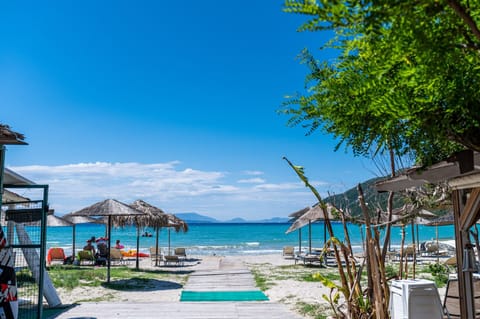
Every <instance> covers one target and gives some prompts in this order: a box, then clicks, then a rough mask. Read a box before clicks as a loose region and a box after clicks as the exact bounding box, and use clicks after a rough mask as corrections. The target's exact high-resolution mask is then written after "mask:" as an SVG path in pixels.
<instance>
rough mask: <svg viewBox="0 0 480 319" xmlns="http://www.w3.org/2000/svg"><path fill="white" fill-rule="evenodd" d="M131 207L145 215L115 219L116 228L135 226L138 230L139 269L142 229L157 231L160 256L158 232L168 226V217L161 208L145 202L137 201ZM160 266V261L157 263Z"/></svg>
mask: <svg viewBox="0 0 480 319" xmlns="http://www.w3.org/2000/svg"><path fill="white" fill-rule="evenodd" d="M130 207H132V208H134V209H136V210H138V211H140V212H142V213H143V215H135V216H116V217H114V219H113V222H114V224H115V226H120V227H123V226H126V225H135V226H136V228H137V256H136V268H137V269H138V268H139V257H138V252H139V248H140V228H142V227H152V228H153V229H155V230H156V231H157V243H156V252H157V255H158V230H159V229H160V228H161V227H166V226H167V225H168V216H167V214H166V213H165V212H164V211H163V210H162V209H160V208H158V207H155V206H153V205H150V204H149V203H147V202H145V201H143V200H140V199H139V200H136V201H134V202H133V203H132V204H130ZM156 263H157V264H156V265H158V261H156Z"/></svg>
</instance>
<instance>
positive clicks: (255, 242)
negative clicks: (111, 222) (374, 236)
mask: <svg viewBox="0 0 480 319" xmlns="http://www.w3.org/2000/svg"><path fill="white" fill-rule="evenodd" d="M289 226H290V224H251V223H248V224H224V223H219V224H190V225H189V231H188V232H187V233H182V232H180V233H175V232H174V231H171V232H170V246H171V249H173V248H174V247H185V248H187V253H188V254H190V255H213V254H215V255H250V254H269V253H280V252H281V251H282V248H283V246H287V245H291V246H296V247H298V243H299V236H298V231H294V232H292V233H290V234H285V231H286V230H287V229H288V227H289ZM105 228H106V227H105V225H98V224H79V225H77V226H76V227H75V233H76V235H75V238H76V240H75V246H76V250H79V249H82V248H83V246H84V245H85V243H86V240H87V239H89V238H91V237H92V236H95V237H97V238H98V237H102V236H104V235H105ZM333 228H334V232H335V235H336V237H338V238H339V239H340V240H343V238H344V236H343V226H342V225H341V224H338V223H335V224H333ZM323 229H324V226H323V223H314V224H312V247H322V246H323V238H324V235H323V234H324V233H323ZM348 229H349V235H350V240H351V243H352V245H353V249H354V250H355V251H362V241H363V237H364V236H365V229H364V228H362V227H360V226H358V225H348ZM145 230H147V231H149V232H151V233H152V234H153V237H140V251H142V252H148V250H149V247H151V246H155V241H156V238H155V232H154V230H153V229H148V228H147V229H142V231H145ZM438 230H439V237H440V239H453V238H454V229H453V226H440V227H438ZM168 233H169V232H168V230H167V229H165V228H164V229H161V230H160V233H159V246H160V247H161V248H162V249H163V250H164V251H166V250H168V237H169V236H168ZM418 233H419V237H420V241H426V240H432V239H435V238H436V233H435V227H433V226H421V225H420V226H419V231H418ZM72 235H73V232H72V227H48V229H47V248H50V247H62V248H64V249H65V251H66V253H67V254H71V252H72V244H73V236H72ZM415 235H416V230H415ZM308 238H309V236H308V226H306V227H304V228H302V248H303V249H306V248H308V241H309V240H308ZM116 239H120V241H121V243H122V244H123V245H125V249H127V250H128V249H135V248H136V241H137V230H136V228H134V227H126V228H113V229H112V242H114V240H116ZM400 242H401V228H400V227H394V228H392V248H393V247H398V246H399V245H400ZM405 242H406V243H411V242H412V230H411V228H410V226H409V227H406V241H405Z"/></svg>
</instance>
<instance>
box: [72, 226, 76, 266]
mask: <svg viewBox="0 0 480 319" xmlns="http://www.w3.org/2000/svg"><path fill="white" fill-rule="evenodd" d="M75 237H76V235H75V224H73V225H72V238H73V239H72V241H73V243H72V262H73V261H74V260H75Z"/></svg>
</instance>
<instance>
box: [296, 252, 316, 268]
mask: <svg viewBox="0 0 480 319" xmlns="http://www.w3.org/2000/svg"><path fill="white" fill-rule="evenodd" d="M297 262H302V263H303V264H304V265H315V264H317V265H320V266H321V265H323V258H322V255H320V254H306V255H303V254H300V255H297V256H296V257H295V264H297Z"/></svg>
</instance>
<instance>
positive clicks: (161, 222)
mask: <svg viewBox="0 0 480 319" xmlns="http://www.w3.org/2000/svg"><path fill="white" fill-rule="evenodd" d="M129 206H130V207H131V208H133V209H135V210H137V211H139V212H142V213H143V215H122V216H115V217H114V218H113V219H112V221H113V223H114V225H115V226H117V227H124V226H126V225H136V226H137V227H153V228H154V229H158V228H161V227H166V226H168V215H167V214H166V213H165V212H164V211H163V210H162V209H161V208H158V207H155V206H153V205H150V204H149V203H147V202H145V201H143V200H141V199H138V200H136V201H134V202H133V203H132V204H130V205H129Z"/></svg>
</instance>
